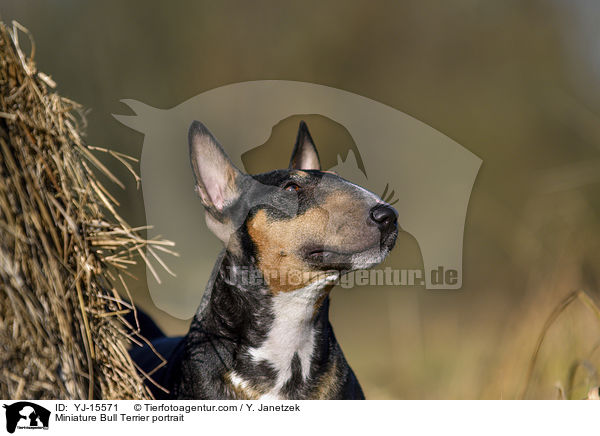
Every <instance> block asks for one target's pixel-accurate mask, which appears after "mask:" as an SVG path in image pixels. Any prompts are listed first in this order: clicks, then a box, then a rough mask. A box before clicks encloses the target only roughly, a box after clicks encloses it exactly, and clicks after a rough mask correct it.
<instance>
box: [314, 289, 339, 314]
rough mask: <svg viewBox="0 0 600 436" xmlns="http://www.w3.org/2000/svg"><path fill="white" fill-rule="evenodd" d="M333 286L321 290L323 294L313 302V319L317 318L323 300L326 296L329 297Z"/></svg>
mask: <svg viewBox="0 0 600 436" xmlns="http://www.w3.org/2000/svg"><path fill="white" fill-rule="evenodd" d="M334 286H335V284H334V283H332V284H330V285H327V286H325V287H324V288H323V293H322V294H321V296H319V298H317V301H315V305H314V310H313V316H312V318H313V319H315V316H317V313H319V309H320V308H321V306H322V305H323V302H324V301H325V298H327V296H328V295H329V293H330V292H331V290H332V289H333V287H334Z"/></svg>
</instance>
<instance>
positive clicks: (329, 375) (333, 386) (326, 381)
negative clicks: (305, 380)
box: [311, 361, 340, 400]
mask: <svg viewBox="0 0 600 436" xmlns="http://www.w3.org/2000/svg"><path fill="white" fill-rule="evenodd" d="M339 388H340V377H339V375H338V366H337V363H336V362H335V361H334V362H333V363H332V364H331V366H330V367H329V369H328V370H327V372H325V373H324V374H323V375H322V376H321V377H319V380H318V381H317V387H316V389H315V391H314V392H313V393H312V395H311V399H312V400H328V399H330V398H331V397H332V396H333V395H334V394H335V393H336V392H337V391H338V390H339Z"/></svg>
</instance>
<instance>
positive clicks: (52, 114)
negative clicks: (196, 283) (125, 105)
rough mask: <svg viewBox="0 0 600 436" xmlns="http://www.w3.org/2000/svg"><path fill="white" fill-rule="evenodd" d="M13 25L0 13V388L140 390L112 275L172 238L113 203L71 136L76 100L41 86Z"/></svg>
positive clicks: (121, 394)
mask: <svg viewBox="0 0 600 436" xmlns="http://www.w3.org/2000/svg"><path fill="white" fill-rule="evenodd" d="M19 35H20V36H21V37H23V36H24V35H27V36H29V32H28V31H27V30H26V29H25V28H23V27H22V26H20V25H19V24H18V23H14V22H13V26H12V29H9V28H7V27H6V26H5V25H4V24H3V23H0V397H1V398H12V399H19V398H31V399H86V398H96V399H99V398H102V399H144V398H150V394H149V392H148V390H147V389H146V388H145V387H144V385H143V383H142V376H141V375H140V374H139V373H138V371H137V370H136V368H135V367H134V364H133V362H132V361H131V359H130V358H129V355H128V353H127V346H128V343H129V341H130V340H131V339H133V340H134V341H135V340H137V339H135V336H136V331H135V326H131V325H129V324H127V322H126V321H125V320H124V318H123V315H125V314H126V313H127V312H128V311H129V310H130V309H131V307H132V305H131V304H130V303H127V302H126V301H124V300H122V299H121V298H120V296H119V295H118V293H117V291H116V289H115V284H116V283H122V284H123V285H124V284H125V282H124V281H123V277H122V273H124V272H126V271H125V269H126V267H127V266H128V265H131V264H132V263H135V262H136V258H142V259H143V260H144V261H146V262H147V261H148V259H147V258H146V255H145V252H144V250H148V252H149V253H151V254H153V255H156V254H157V251H156V250H157V249H158V250H163V251H169V250H168V249H167V248H166V247H167V246H168V245H172V244H170V243H168V242H166V241H146V240H145V239H144V238H143V237H142V234H141V233H140V229H132V228H131V227H130V226H129V225H128V224H127V223H126V222H125V221H124V220H123V219H122V218H121V217H119V215H118V214H117V213H116V211H115V208H114V206H115V204H116V202H115V201H114V199H113V198H112V197H111V196H110V194H109V192H108V191H107V189H105V188H104V186H102V184H101V183H100V181H99V179H98V177H97V176H96V174H95V173H94V172H93V171H92V169H91V166H92V165H93V166H95V167H96V168H97V169H98V170H99V171H100V172H102V173H104V174H105V175H107V176H108V177H109V178H110V179H112V180H113V181H114V182H115V183H117V184H119V185H121V183H120V182H119V181H118V180H117V179H116V177H115V176H114V175H112V174H111V173H110V172H109V170H108V169H107V168H105V167H104V166H103V165H102V163H101V162H100V161H99V160H98V159H97V158H96V157H94V155H93V154H92V151H91V148H90V147H88V146H86V145H85V144H84V143H83V142H82V140H81V137H80V133H79V132H80V129H79V127H78V126H79V125H80V124H81V121H82V117H81V115H79V114H78V111H79V110H80V107H79V105H77V104H76V103H74V102H72V101H70V100H68V99H66V98H63V97H61V96H59V95H58V94H57V93H55V92H51V88H53V87H54V86H55V85H54V83H53V82H52V80H51V79H50V78H49V77H48V76H46V75H44V74H43V73H41V72H38V71H36V68H35V65H34V63H33V59H32V58H33V54H34V52H35V46H34V44H33V40H31V46H32V50H31V56H30V57H27V56H25V55H24V53H23V52H22V50H21V49H20V46H19V40H18V38H19ZM106 152H107V153H110V154H112V155H113V156H114V157H116V158H117V159H119V160H121V161H122V162H123V163H124V164H125V165H127V166H128V168H129V169H131V167H130V166H129V164H128V163H127V160H128V159H131V158H128V157H127V156H123V155H121V154H118V153H115V152H109V151H106ZM121 186H122V185H121ZM156 259H157V260H158V262H160V263H161V264H163V263H162V261H161V260H160V259H159V258H158V256H156Z"/></svg>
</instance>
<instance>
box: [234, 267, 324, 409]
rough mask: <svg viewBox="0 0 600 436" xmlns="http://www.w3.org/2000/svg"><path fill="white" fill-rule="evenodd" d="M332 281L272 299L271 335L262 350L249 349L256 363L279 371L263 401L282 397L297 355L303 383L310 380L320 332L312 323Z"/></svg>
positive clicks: (238, 380)
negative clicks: (319, 303)
mask: <svg viewBox="0 0 600 436" xmlns="http://www.w3.org/2000/svg"><path fill="white" fill-rule="evenodd" d="M330 280H332V278H328V279H326V280H322V281H319V282H316V283H313V284H311V285H309V286H307V287H306V288H302V289H298V290H295V291H291V292H281V293H279V294H277V295H276V296H274V297H273V314H274V316H275V319H274V320H273V324H272V326H271V329H270V330H269V334H268V336H267V338H266V340H265V341H264V342H263V343H262V344H261V345H260V347H257V348H251V349H250V350H249V352H250V355H251V356H252V360H253V361H254V362H256V363H258V362H262V361H266V362H268V363H269V365H271V366H272V367H273V369H275V371H276V372H277V379H276V380H275V384H274V385H273V387H272V388H271V389H270V390H269V392H267V393H265V394H264V395H262V396H261V399H280V398H282V395H281V390H282V388H283V387H284V386H285V384H286V382H287V381H288V380H289V379H290V378H291V377H292V360H293V358H294V355H296V354H297V355H298V358H299V360H300V366H301V374H302V380H306V379H307V378H308V377H309V374H310V365H311V359H312V355H313V352H314V347H315V336H316V333H317V332H316V329H315V328H314V326H313V322H312V321H313V317H314V311H315V304H316V303H317V300H318V299H319V298H320V297H321V296H322V292H323V286H324V285H325V284H326V283H327V282H328V281H330ZM231 381H232V382H233V383H234V385H237V386H238V387H240V388H244V387H245V386H246V385H247V383H246V381H245V380H243V379H242V378H241V377H239V376H238V375H237V374H235V373H234V374H232V376H231Z"/></svg>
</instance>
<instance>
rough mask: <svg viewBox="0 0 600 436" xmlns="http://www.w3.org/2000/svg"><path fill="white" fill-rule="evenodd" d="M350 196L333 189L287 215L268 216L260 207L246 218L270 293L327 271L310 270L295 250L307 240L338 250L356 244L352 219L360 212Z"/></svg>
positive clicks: (289, 288) (298, 285) (303, 283)
mask: <svg viewBox="0 0 600 436" xmlns="http://www.w3.org/2000/svg"><path fill="white" fill-rule="evenodd" d="M354 200H355V199H354V197H352V195H349V194H347V193H344V192H336V193H335V194H329V195H328V196H327V197H326V198H325V199H324V201H323V202H322V203H321V204H320V205H319V206H316V207H313V208H311V209H309V210H307V211H306V212H305V213H303V214H302V215H299V216H296V217H294V218H291V219H283V220H276V219H271V218H269V217H268V215H267V213H266V212H265V211H264V210H260V211H258V212H257V213H256V215H255V216H254V217H252V218H251V219H250V220H249V221H248V233H249V235H250V237H251V238H252V240H253V241H254V243H255V245H256V247H257V255H258V266H259V268H260V270H261V272H262V273H263V275H264V277H265V281H266V282H267V284H268V285H269V288H270V289H271V291H272V292H273V293H274V294H277V293H279V292H289V291H293V290H296V289H300V288H303V287H305V286H307V285H308V284H309V283H311V282H312V281H314V280H318V279H322V278H324V277H325V276H327V275H328V274H327V273H326V272H323V271H315V270H312V269H311V268H310V267H309V265H308V264H306V263H305V262H304V260H303V259H302V258H301V255H300V253H299V251H300V249H301V248H302V246H303V244H306V243H307V241H309V242H312V243H314V244H317V245H319V244H321V245H323V246H328V247H339V249H340V250H341V251H344V250H347V251H352V250H358V249H359V248H360V247H358V246H357V241H358V240H360V236H361V235H360V234H356V232H357V230H356V226H355V225H353V224H352V223H353V222H356V219H360V218H362V216H361V215H360V214H361V211H357V210H356V208H353V205H354ZM354 216H356V217H357V218H356V219H353V218H352V217H354ZM349 217H350V218H349Z"/></svg>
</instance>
